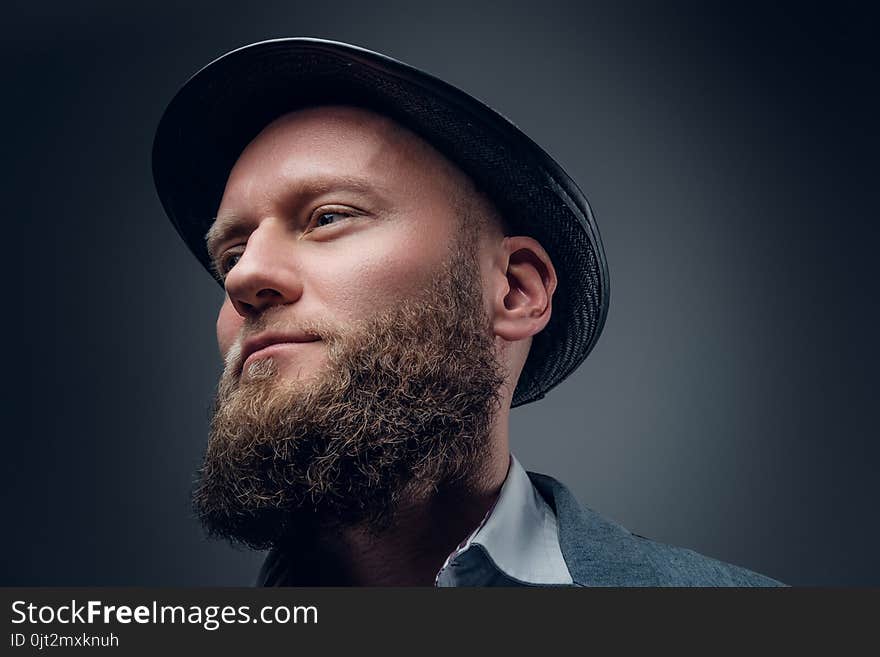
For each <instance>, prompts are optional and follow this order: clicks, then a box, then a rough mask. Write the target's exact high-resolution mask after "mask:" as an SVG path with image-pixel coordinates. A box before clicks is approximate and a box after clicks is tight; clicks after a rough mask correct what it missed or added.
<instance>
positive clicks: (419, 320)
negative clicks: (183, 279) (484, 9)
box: [153, 38, 778, 586]
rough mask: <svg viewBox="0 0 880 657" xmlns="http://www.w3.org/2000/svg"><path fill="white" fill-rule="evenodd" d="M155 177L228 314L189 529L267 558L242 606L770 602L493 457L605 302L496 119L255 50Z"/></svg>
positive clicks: (184, 127) (591, 269)
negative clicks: (358, 594) (349, 598)
mask: <svg viewBox="0 0 880 657" xmlns="http://www.w3.org/2000/svg"><path fill="white" fill-rule="evenodd" d="M153 171H154V176H155V180H156V185H157V189H158V191H159V196H160V198H161V199H162V202H163V205H164V207H165V209H166V211H167V213H168V215H169V217H170V218H171V220H172V221H173V222H174V225H175V227H176V228H177V229H178V231H179V233H180V234H181V236H182V237H183V239H184V240H185V241H186V243H187V244H188V245H189V247H190V249H191V250H192V251H193V253H194V254H195V255H196V256H197V257H198V258H199V260H200V261H201V262H202V263H203V264H204V265H205V266H206V267H207V268H208V269H210V271H211V272H212V273H213V274H214V275H215V277H216V278H217V280H218V282H219V283H220V284H222V285H223V286H224V288H225V291H226V298H225V301H224V303H223V306H222V307H221V309H220V313H219V317H218V321H217V339H218V343H219V346H220V350H221V352H222V353H223V355H224V358H225V368H224V371H223V374H222V377H221V380H220V383H219V386H218V392H217V398H216V405H215V411H214V415H213V420H212V423H211V433H210V437H209V441H208V446H207V451H206V455H205V461H204V465H203V467H202V468H201V470H200V473H199V481H198V485H197V488H196V490H195V493H194V502H195V506H196V509H197V511H198V513H199V516H200V518H201V520H202V522H203V524H204V525H205V527H206V529H207V530H208V532H209V533H210V534H212V535H214V536H218V537H223V538H226V539H229V540H230V541H233V542H239V543H242V544H245V545H247V546H250V547H252V548H255V549H266V548H268V549H270V552H269V556H268V557H267V560H266V562H265V564H264V566H263V569H262V570H261V573H260V575H259V580H258V581H259V583H260V584H263V585H327V584H335V585H338V584H353V585H439V586H462V585H472V586H473V585H541V586H597V585H613V586H616V585H649V586H650V585H661V586H662V585H671V586H678V585H710V586H716V585H734V586H763V585H776V584H778V582H776V581H775V580H772V579H770V578H767V577H764V576H762V575H758V574H756V573H753V572H751V571H748V570H746V569H744V568H740V567H737V566H732V565H729V564H724V563H721V562H719V561H716V560H714V559H710V558H708V557H704V556H702V555H699V554H697V553H695V552H692V551H690V550H684V549H681V548H675V547H671V546H667V545H663V544H660V543H657V542H654V541H650V540H648V539H646V538H643V537H640V536H637V535H634V534H631V533H630V532H628V531H627V530H626V529H624V528H622V527H620V526H619V525H616V524H615V523H613V522H611V521H609V520H607V519H604V518H602V517H601V516H600V515H598V514H596V513H595V512H593V511H591V510H589V509H586V508H582V507H580V506H579V505H578V504H577V502H576V501H575V499H574V497H573V496H572V495H571V493H570V492H569V491H568V490H567V489H566V488H565V487H564V486H563V485H562V484H561V483H559V482H557V481H556V480H554V479H552V478H550V477H547V476H544V475H538V474H535V473H527V472H526V471H525V470H524V469H523V467H522V466H521V465H520V464H519V462H518V461H517V460H516V459H515V458H514V457H513V456H512V455H511V454H510V450H509V441H508V434H509V425H508V423H509V414H510V409H511V408H512V407H515V406H518V405H521V404H524V403H528V402H531V401H535V400H538V399H540V398H541V397H543V396H544V394H545V393H546V392H547V391H548V390H549V389H550V388H552V387H553V386H555V385H556V384H558V383H559V382H560V381H562V380H563V379H564V378H565V377H566V376H567V375H568V374H569V373H570V372H571V371H572V370H573V369H574V368H575V367H577V365H579V364H580V363H581V362H582V361H583V360H584V359H585V358H586V356H587V354H588V353H589V352H590V350H591V349H592V347H593V345H594V344H595V342H596V339H597V338H598V335H599V333H600V331H601V329H602V325H603V323H604V319H605V315H606V313H607V305H608V282H607V266H606V264H605V257H604V253H603V251H602V246H601V241H600V238H599V233H598V230H597V228H596V225H595V221H594V219H593V216H592V213H591V212H590V209H589V206H588V205H587V202H586V199H585V198H584V197H583V194H582V193H581V192H580V190H579V189H578V188H577V186H576V185H575V184H574V182H573V181H571V179H570V178H569V177H568V176H567V175H566V174H565V172H564V171H562V169H561V168H560V167H559V165H558V164H556V163H555V162H553V160H552V159H551V158H550V157H549V156H548V155H547V154H546V153H544V151H542V150H541V149H540V148H539V147H538V146H536V145H535V144H534V143H533V142H532V141H531V140H529V139H528V137H526V136H525V135H524V134H523V133H522V132H520V131H519V130H518V129H517V128H515V127H514V126H513V125H512V124H510V123H509V122H508V121H507V120H506V119H504V118H503V117H501V116H500V115H499V114H497V113H496V112H494V111H493V110H491V109H490V108H488V107H486V106H485V105H483V104H482V103H480V102H479V101H477V100H475V99H473V98H472V97H470V96H468V95H467V94H465V93H464V92H462V91H460V90H458V89H455V88H454V87H451V86H450V85H448V84H446V83H444V82H442V81H440V80H438V79H436V78H433V77H432V76H430V75H428V74H426V73H423V72H421V71H418V70H416V69H413V68H411V67H409V66H407V65H405V64H402V63H400V62H397V61H395V60H392V59H390V58H387V57H385V56H383V55H380V54H378V53H373V52H370V51H366V50H363V49H360V48H357V47H354V46H350V45H347V44H341V43H336V42H329V41H321V40H316V39H300V38H293V39H278V40H273V41H266V42H261V43H257V44H252V45H250V46H246V47H244V48H241V49H238V50H235V51H233V52H231V53H227V54H226V55H224V56H223V57H221V58H220V59H218V60H216V61H214V62H212V63H211V64H209V65H208V66H207V67H205V68H204V69H202V70H201V71H199V72H198V73H197V74H196V75H195V76H194V77H193V78H191V79H190V80H189V81H188V82H187V83H186V84H185V85H184V87H183V88H182V89H181V90H180V92H178V94H177V95H176V96H175V98H174V99H173V100H172V102H171V104H170V105H169V107H168V108H167V109H166V112H165V114H164V115H163V117H162V120H161V122H160V125H159V128H158V131H157V134H156V139H155V142H154V150H153Z"/></svg>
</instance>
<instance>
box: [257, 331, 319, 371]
mask: <svg viewBox="0 0 880 657" xmlns="http://www.w3.org/2000/svg"><path fill="white" fill-rule="evenodd" d="M319 340H320V338H319V337H318V336H316V335H310V334H307V333H272V332H267V333H260V334H259V335H255V336H253V337H250V338H248V339H247V340H245V341H244V343H242V348H241V364H242V365H241V368H242V370H244V368H245V366H246V365H247V364H248V361H249V360H250V359H251V357H252V356H254V355H256V354H257V353H259V352H262V351H264V350H267V349H268V348H269V347H274V346H276V345H289V344H303V343H306V342H318V341H319Z"/></svg>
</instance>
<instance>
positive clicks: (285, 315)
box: [224, 306, 350, 375]
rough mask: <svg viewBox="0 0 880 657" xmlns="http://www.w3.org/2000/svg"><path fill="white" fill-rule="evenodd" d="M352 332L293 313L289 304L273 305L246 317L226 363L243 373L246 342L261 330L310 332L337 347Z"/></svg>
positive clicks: (347, 328)
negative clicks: (288, 306) (287, 305)
mask: <svg viewBox="0 0 880 657" xmlns="http://www.w3.org/2000/svg"><path fill="white" fill-rule="evenodd" d="M349 331H350V327H343V326H340V325H338V324H337V323H335V322H333V321H331V320H328V319H326V318H311V319H304V318H300V317H297V316H295V315H293V313H292V312H291V310H290V309H289V308H287V307H286V306H271V307H269V308H267V309H265V310H264V311H262V312H260V313H259V314H257V315H252V316H248V317H246V318H245V320H244V322H243V323H242V325H241V328H239V331H238V335H236V337H235V340H234V342H233V343H232V346H231V347H230V348H229V350H228V351H227V352H226V354H225V356H224V366H225V369H226V371H227V372H230V373H232V374H236V375H237V374H239V373H240V372H241V369H242V365H243V360H244V358H243V355H244V354H243V353H242V351H243V346H244V343H245V341H246V340H248V339H249V338H251V337H253V336H255V335H259V334H260V333H267V332H273V333H275V332H277V333H283V334H302V333H307V334H310V335H315V336H316V337H317V338H318V339H320V340H321V341H323V342H326V343H328V344H329V345H331V346H333V345H336V344H338V343H339V342H340V341H341V340H343V339H344V337H345V336H346V335H347V334H348V333H349Z"/></svg>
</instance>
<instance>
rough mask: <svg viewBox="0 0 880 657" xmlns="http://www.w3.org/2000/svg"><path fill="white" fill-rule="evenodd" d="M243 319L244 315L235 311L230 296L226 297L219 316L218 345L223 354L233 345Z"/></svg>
mask: <svg viewBox="0 0 880 657" xmlns="http://www.w3.org/2000/svg"><path fill="white" fill-rule="evenodd" d="M243 321H244V319H243V318H242V316H241V315H239V314H238V313H237V312H236V311H235V308H234V307H233V306H232V303H231V302H230V301H229V297H226V298H225V299H224V300H223V305H222V306H220V313H219V314H218V316H217V346H218V347H219V348H220V354H221V355H223V356H226V352H227V351H229V349H230V347H232V344H233V343H234V342H235V339H236V337H238V331H239V329H240V328H241V324H242V322H243Z"/></svg>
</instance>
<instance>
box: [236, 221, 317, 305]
mask: <svg viewBox="0 0 880 657" xmlns="http://www.w3.org/2000/svg"><path fill="white" fill-rule="evenodd" d="M295 243H296V239H295V238H294V237H293V236H292V235H290V234H289V233H287V231H286V230H285V228H284V226H283V225H282V224H281V223H280V222H278V221H275V220H274V219H271V218H267V219H264V220H263V221H262V222H261V223H260V225H259V226H258V227H257V228H256V229H255V230H254V231H253V232H252V233H251V234H250V236H249V237H248V241H247V246H246V248H245V250H244V253H243V254H242V255H241V256H240V257H239V260H238V262H237V263H236V264H235V266H234V267H232V269H230V270H229V273H228V274H227V275H226V294H227V295H229V300H230V301H231V302H232V305H233V307H234V308H235V311H236V312H237V313H238V314H239V315H241V316H242V317H244V318H248V317H252V316H254V315H258V314H260V313H261V312H263V311H264V310H266V309H267V308H269V307H271V306H280V305H284V304H288V303H293V302H294V301H296V300H297V299H299V298H300V296H301V295H302V281H301V279H300V275H299V271H298V269H297V266H296V262H295V259H294V251H295V246H294V245H295Z"/></svg>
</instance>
